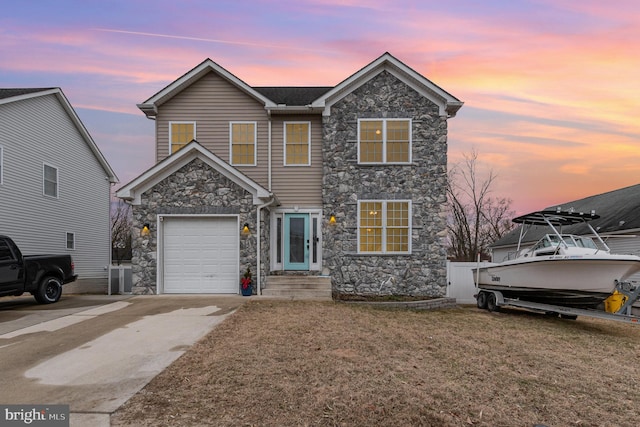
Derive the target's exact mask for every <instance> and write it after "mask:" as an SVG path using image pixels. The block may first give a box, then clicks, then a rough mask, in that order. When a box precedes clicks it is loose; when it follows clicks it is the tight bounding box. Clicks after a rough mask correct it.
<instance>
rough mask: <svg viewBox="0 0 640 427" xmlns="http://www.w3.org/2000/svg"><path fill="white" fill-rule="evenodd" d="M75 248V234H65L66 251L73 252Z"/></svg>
mask: <svg viewBox="0 0 640 427" xmlns="http://www.w3.org/2000/svg"><path fill="white" fill-rule="evenodd" d="M75 248H76V233H67V249H69V250H74V249H75Z"/></svg>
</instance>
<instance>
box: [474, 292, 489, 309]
mask: <svg viewBox="0 0 640 427" xmlns="http://www.w3.org/2000/svg"><path fill="white" fill-rule="evenodd" d="M476 303H477V305H478V308H479V309H480V310H485V309H486V308H487V293H486V292H484V291H480V292H478V296H477V297H476Z"/></svg>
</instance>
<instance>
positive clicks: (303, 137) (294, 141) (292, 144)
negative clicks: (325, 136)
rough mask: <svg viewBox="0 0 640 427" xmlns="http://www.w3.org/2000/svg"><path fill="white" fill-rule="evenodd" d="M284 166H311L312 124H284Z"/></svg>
mask: <svg viewBox="0 0 640 427" xmlns="http://www.w3.org/2000/svg"><path fill="white" fill-rule="evenodd" d="M284 165H285V166H310V165H311V122H284Z"/></svg>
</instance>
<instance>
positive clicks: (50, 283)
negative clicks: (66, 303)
mask: <svg viewBox="0 0 640 427" xmlns="http://www.w3.org/2000/svg"><path fill="white" fill-rule="evenodd" d="M61 295H62V282H61V281H60V279H58V278H57V277H51V276H49V277H45V278H44V279H42V282H40V285H39V286H38V290H37V291H36V293H35V294H33V296H34V298H35V299H36V301H38V302H39V303H40V304H51V303H54V302H57V301H58V300H59V299H60V296H61Z"/></svg>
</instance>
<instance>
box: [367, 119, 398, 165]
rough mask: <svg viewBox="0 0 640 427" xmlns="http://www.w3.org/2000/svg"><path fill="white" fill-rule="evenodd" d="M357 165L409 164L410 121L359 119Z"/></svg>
mask: <svg viewBox="0 0 640 427" xmlns="http://www.w3.org/2000/svg"><path fill="white" fill-rule="evenodd" d="M358 163H361V164H378V163H395V164H398V163H400V164H402V163H411V120H409V119H359V120H358Z"/></svg>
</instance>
